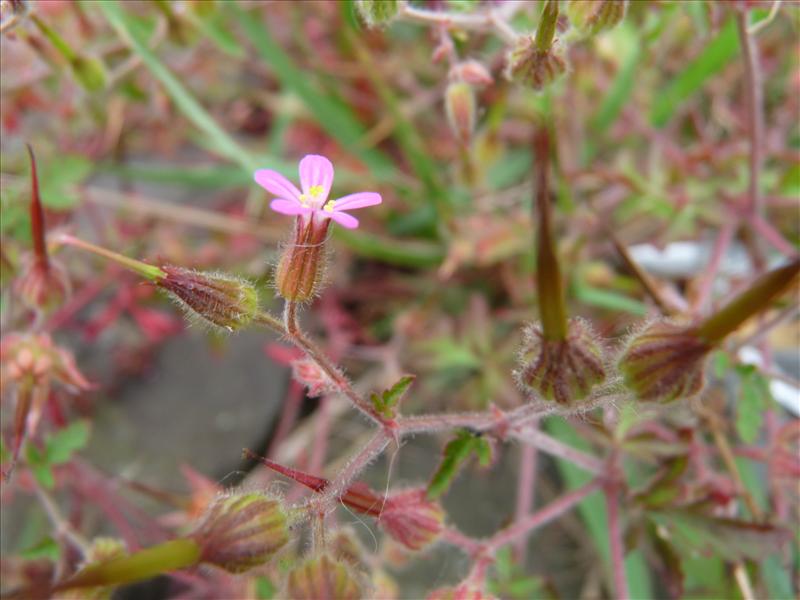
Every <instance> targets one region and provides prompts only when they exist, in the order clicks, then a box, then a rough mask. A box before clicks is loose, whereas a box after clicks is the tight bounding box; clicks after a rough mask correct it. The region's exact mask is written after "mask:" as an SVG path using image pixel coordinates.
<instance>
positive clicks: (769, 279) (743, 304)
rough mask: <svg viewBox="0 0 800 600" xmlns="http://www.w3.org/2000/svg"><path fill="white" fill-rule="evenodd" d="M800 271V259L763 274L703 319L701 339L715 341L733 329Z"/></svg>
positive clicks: (770, 299) (777, 294)
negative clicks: (720, 308) (721, 307)
mask: <svg viewBox="0 0 800 600" xmlns="http://www.w3.org/2000/svg"><path fill="white" fill-rule="evenodd" d="M799 272H800V259H795V260H793V261H792V262H790V263H789V264H788V265H784V266H783V267H779V268H777V269H773V270H772V271H769V272H768V273H765V274H764V275H762V276H761V277H760V278H759V279H758V280H757V281H756V282H755V283H754V284H753V285H752V286H750V288H749V289H747V290H745V291H744V292H742V293H741V294H739V295H738V296H737V297H736V298H734V299H733V300H732V301H731V302H730V303H728V305H727V306H725V307H724V308H723V309H722V310H720V311H719V312H717V313H716V314H714V315H711V316H710V317H709V318H708V319H706V320H705V321H704V322H703V323H702V324H701V325H700V327H698V329H697V333H698V335H699V336H700V338H702V339H703V341H705V342H707V343H708V344H711V345H714V344H717V343H719V342H721V341H722V340H723V339H725V337H726V336H728V335H729V334H731V333H733V332H734V331H736V329H738V328H739V326H740V325H741V324H742V323H744V322H745V321H746V320H747V319H749V318H750V317H752V316H753V315H755V314H756V313H759V312H761V311H762V310H765V309H767V308H768V307H769V305H770V304H771V303H772V301H773V300H774V299H775V298H777V297H778V296H780V295H781V294H782V293H783V292H784V291H785V290H786V288H788V287H789V285H791V283H792V281H793V280H794V279H795V277H797V274H798V273H799Z"/></svg>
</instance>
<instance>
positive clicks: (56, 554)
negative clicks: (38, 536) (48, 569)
mask: <svg viewBox="0 0 800 600" xmlns="http://www.w3.org/2000/svg"><path fill="white" fill-rule="evenodd" d="M19 555H20V558H24V559H25V560H35V559H37V558H49V559H50V560H52V561H53V562H55V561H57V560H58V559H59V558H60V556H61V547H60V546H59V545H58V542H56V541H55V540H54V539H53V538H51V537H49V536H48V537H46V538H44V539H42V540H40V541H39V542H38V543H37V544H36V545H35V546H32V547H31V548H28V549H27V550H23V551H22V552H20V553H19Z"/></svg>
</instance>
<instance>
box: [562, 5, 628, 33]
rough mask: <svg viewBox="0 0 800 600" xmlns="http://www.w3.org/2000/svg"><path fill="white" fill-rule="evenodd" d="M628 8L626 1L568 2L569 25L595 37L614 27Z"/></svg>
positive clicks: (623, 16)
mask: <svg viewBox="0 0 800 600" xmlns="http://www.w3.org/2000/svg"><path fill="white" fill-rule="evenodd" d="M627 8H628V0H569V2H568V3H567V17H568V18H569V21H570V23H572V24H573V25H574V26H575V27H576V28H578V29H579V30H580V31H581V32H582V33H584V34H587V35H597V34H598V33H600V32H601V31H606V30H608V29H612V28H613V27H616V26H617V25H618V24H619V23H620V22H621V21H622V19H623V18H625V10H626V9H627Z"/></svg>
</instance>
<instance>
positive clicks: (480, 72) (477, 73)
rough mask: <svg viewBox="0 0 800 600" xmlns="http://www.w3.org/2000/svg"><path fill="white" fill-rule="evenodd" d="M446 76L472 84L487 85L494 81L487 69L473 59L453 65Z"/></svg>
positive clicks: (452, 79) (451, 79)
mask: <svg viewBox="0 0 800 600" xmlns="http://www.w3.org/2000/svg"><path fill="white" fill-rule="evenodd" d="M448 39H449V38H448ZM448 77H449V78H450V81H465V82H466V83H469V84H472V85H489V84H490V83H492V82H493V81H494V80H493V79H492V75H491V73H489V69H487V68H486V67H485V66H484V65H483V64H481V63H479V62H478V61H477V60H474V59H470V60H465V61H462V62H460V63H457V64H455V65H453V67H452V68H451V69H450V72H449V73H448Z"/></svg>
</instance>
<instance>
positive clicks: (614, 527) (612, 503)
mask: <svg viewBox="0 0 800 600" xmlns="http://www.w3.org/2000/svg"><path fill="white" fill-rule="evenodd" d="M604 492H605V495H606V508H607V511H608V534H609V537H610V540H609V543H610V546H611V569H612V571H613V574H614V589H615V590H616V595H615V598H618V599H619V600H627V599H628V598H630V591H629V590H628V579H627V576H626V574H625V546H624V544H623V541H622V525H621V523H620V519H619V498H617V486H616V485H608V486H606V488H605V489H604Z"/></svg>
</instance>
